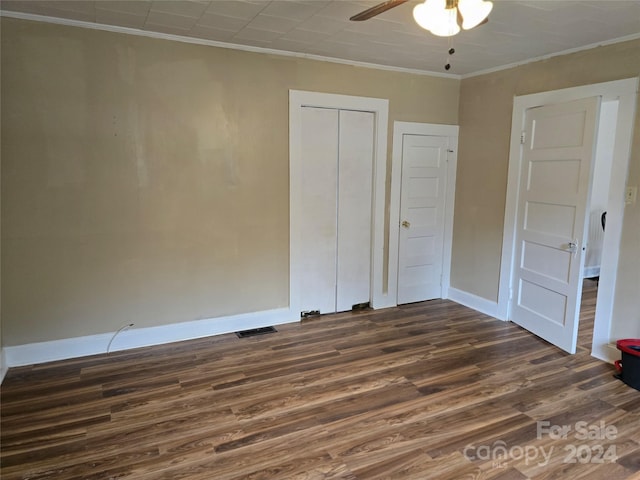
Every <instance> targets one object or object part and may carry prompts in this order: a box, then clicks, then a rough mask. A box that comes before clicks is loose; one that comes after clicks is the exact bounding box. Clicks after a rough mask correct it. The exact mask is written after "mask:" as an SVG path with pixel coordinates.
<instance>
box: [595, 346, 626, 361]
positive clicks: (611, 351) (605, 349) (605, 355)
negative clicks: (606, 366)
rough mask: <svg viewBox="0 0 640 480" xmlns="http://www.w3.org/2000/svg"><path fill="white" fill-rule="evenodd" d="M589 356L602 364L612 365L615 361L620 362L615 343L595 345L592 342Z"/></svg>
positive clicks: (618, 351)
mask: <svg viewBox="0 0 640 480" xmlns="http://www.w3.org/2000/svg"><path fill="white" fill-rule="evenodd" d="M591 356H592V357H595V358H597V359H598V360H602V361H603V362H607V363H613V362H615V361H616V360H620V350H618V348H617V347H616V344H615V343H605V344H599V345H596V344H595V342H594V344H593V345H592V347H591Z"/></svg>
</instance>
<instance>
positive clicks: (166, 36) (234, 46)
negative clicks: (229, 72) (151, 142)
mask: <svg viewBox="0 0 640 480" xmlns="http://www.w3.org/2000/svg"><path fill="white" fill-rule="evenodd" d="M0 17H9V18H17V19H19V20H30V21H34V22H44V23H54V24H57V25H66V26H70V27H80V28H88V29H90V30H102V31H105V32H112V33H124V34H127V35H136V36H139V37H149V38H157V39H162V40H172V41H174V42H182V43H191V44H195V45H205V46H209V47H217V48H227V49H230V50H240V51H245V52H252V53H263V54H267V55H279V56H283V57H294V58H304V59H307V60H315V61H319V62H329V63H337V64H341V65H350V66H354V67H362V68H371V69H374V70H386V71H390V72H399V73H410V74H413V75H423V76H428V77H442V78H451V79H455V80H460V79H461V78H462V75H457V74H452V73H441V72H432V71H429V70H419V69H413V68H404V67H394V66H390V65H380V64H377V63H368V62H358V61H356V60H347V59H343V58H335V57H325V56H322V55H313V54H309V53H300V52H290V51H287V50H276V49H273V48H264V47H255V46H253V45H241V44H238V43H226V42H219V41H216V40H207V39H204V38H196V37H186V36H183V35H173V34H170V33H161V32H153V31H150V30H140V29H138V28H130V27H120V26H117V25H106V24H103V23H93V22H85V21H82V20H73V19H69V18H58V17H49V16H45V15H36V14H33V13H23V12H13V11H10V10H0Z"/></svg>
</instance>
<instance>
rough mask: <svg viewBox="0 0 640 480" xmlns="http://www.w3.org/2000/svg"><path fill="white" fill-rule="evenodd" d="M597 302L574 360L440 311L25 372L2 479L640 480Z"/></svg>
mask: <svg viewBox="0 0 640 480" xmlns="http://www.w3.org/2000/svg"><path fill="white" fill-rule="evenodd" d="M585 286H586V287H588V285H585ZM587 290H588V288H587V289H586V290H585V295H584V302H585V303H586V304H589V302H591V301H593V305H592V306H591V307H589V308H584V309H583V312H582V315H583V320H584V323H583V325H582V327H586V328H581V330H580V340H579V345H580V348H579V349H578V353H577V354H576V355H573V356H571V355H568V354H565V353H564V352H562V351H560V350H559V349H557V348H555V347H553V346H552V345H549V344H548V343H546V342H544V341H543V340H540V339H539V338H537V337H535V336H534V335H532V334H530V333H528V332H527V331H525V330H523V329H521V328H519V327H518V326H516V325H514V324H512V323H507V322H501V321H498V320H494V319H492V318H490V317H488V316H485V315H482V314H480V313H477V312H475V311H473V310H470V309H468V308H465V307H463V306H460V305H457V304H455V303H453V302H450V301H446V300H435V301H430V302H423V303H417V304H411V305H406V306H402V307H398V308H392V309H386V310H378V311H363V312H358V313H345V314H337V315H328V316H322V317H317V318H313V319H309V320H306V321H304V322H302V323H300V324H289V325H282V326H278V327H277V329H278V332H277V333H272V334H268V335H262V336H258V337H250V338H244V339H239V338H237V337H236V335H233V334H229V335H222V336H218V337H210V338H205V339H200V340H193V341H188V342H181V343H175V344H170V345H164V346H158V347H151V348H144V349H139V350H135V351H132V350H130V351H125V352H115V353H112V354H110V355H109V356H106V355H99V356H94V357H88V358H83V359H75V360H67V361H61V362H55V363H51V364H46V365H40V366H34V367H23V368H15V369H11V370H10V371H9V373H8V374H7V377H6V379H5V381H4V383H3V385H2V411H1V413H2V423H1V428H2V452H1V458H2V470H1V474H2V478H3V479H4V480H10V479H22V478H30V479H36V478H37V479H44V478H47V479H84V480H86V479H112V478H114V479H115V478H118V479H122V478H132V479H134V478H135V479H144V480H146V479H159V478H163V479H203V480H204V479H206V480H211V479H215V480H230V479H277V480H284V479H352V480H353V479H367V480H371V479H399V478H402V479H420V480H425V479H438V480H445V479H460V478H467V479H501V480H506V479H514V480H517V479H527V478H532V479H543V478H544V479H549V478H571V479H579V478H583V479H599V478H606V479H614V478H615V479H630V478H638V477H637V475H636V473H637V472H638V471H639V470H640V392H638V391H636V390H634V389H632V388H630V387H628V386H627V385H625V384H624V383H622V382H621V381H619V380H617V379H615V378H614V377H613V374H614V368H613V366H612V365H609V364H606V363H604V362H601V361H599V360H596V359H594V358H592V357H591V356H590V355H589V350H590V333H589V332H588V330H589V327H588V325H589V324H588V321H589V320H588V319H587V318H586V317H588V316H589V315H591V316H592V315H593V308H594V305H595V294H594V293H593V292H591V293H589V292H587ZM591 296H592V297H593V298H591ZM591 328H592V327H591ZM587 340H588V343H589V345H587ZM616 458H617V460H616Z"/></svg>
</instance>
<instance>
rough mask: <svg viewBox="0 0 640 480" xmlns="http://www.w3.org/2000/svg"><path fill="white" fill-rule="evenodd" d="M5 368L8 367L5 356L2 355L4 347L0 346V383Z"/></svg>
mask: <svg viewBox="0 0 640 480" xmlns="http://www.w3.org/2000/svg"><path fill="white" fill-rule="evenodd" d="M7 370H9V367H8V366H7V358H6V357H5V355H4V348H2V347H0V384H2V381H3V380H4V376H5V375H6V374H7Z"/></svg>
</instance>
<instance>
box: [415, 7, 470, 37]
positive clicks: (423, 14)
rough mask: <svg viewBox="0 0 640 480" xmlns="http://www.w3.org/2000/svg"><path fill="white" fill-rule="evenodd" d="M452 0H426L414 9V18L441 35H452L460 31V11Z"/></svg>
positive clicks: (422, 25)
mask: <svg viewBox="0 0 640 480" xmlns="http://www.w3.org/2000/svg"><path fill="white" fill-rule="evenodd" d="M452 3H453V2H451V0H425V1H424V3H419V4H418V5H416V6H415V7H414V9H413V18H414V20H415V21H416V23H417V24H418V25H420V26H421V27H422V28H424V29H425V30H429V31H430V32H431V33H433V34H434V35H438V36H440V37H451V36H453V35H455V34H457V33H458V32H460V26H459V25H458V21H457V20H458V12H457V10H456V7H455V4H454V6H453V7H451V6H450V4H452ZM447 7H449V8H447Z"/></svg>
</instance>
